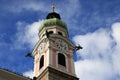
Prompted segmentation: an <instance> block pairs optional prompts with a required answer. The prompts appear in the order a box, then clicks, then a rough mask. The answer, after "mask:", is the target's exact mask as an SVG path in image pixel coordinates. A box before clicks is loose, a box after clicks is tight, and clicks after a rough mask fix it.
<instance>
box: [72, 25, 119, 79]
mask: <svg viewBox="0 0 120 80" xmlns="http://www.w3.org/2000/svg"><path fill="white" fill-rule="evenodd" d="M119 31H120V23H114V24H113V25H112V29H111V31H108V30H106V29H99V30H97V31H95V32H93V33H87V34H86V35H77V36H75V37H74V38H73V40H74V42H75V43H76V44H81V45H82V46H83V50H80V51H78V52H77V55H78V58H79V60H78V61H77V62H75V67H76V73H77V75H78V77H79V78H81V80H87V79H89V80H96V79H97V80H113V79H114V80H116V79H117V77H116V78H115V76H118V75H119V76H120V62H119V61H120V58H119V56H120V49H119V48H120V46H119V45H120V36H119Z"/></svg>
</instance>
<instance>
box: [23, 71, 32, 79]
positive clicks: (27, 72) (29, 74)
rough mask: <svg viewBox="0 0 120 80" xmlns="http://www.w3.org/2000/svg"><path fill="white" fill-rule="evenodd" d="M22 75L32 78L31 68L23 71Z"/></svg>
mask: <svg viewBox="0 0 120 80" xmlns="http://www.w3.org/2000/svg"><path fill="white" fill-rule="evenodd" d="M23 75H24V76H26V77H29V78H33V70H29V71H26V72H24V73H23Z"/></svg>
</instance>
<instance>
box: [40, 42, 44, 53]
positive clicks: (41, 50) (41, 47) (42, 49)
mask: <svg viewBox="0 0 120 80" xmlns="http://www.w3.org/2000/svg"><path fill="white" fill-rule="evenodd" d="M44 49H45V43H41V44H40V47H39V51H40V53H43V51H44Z"/></svg>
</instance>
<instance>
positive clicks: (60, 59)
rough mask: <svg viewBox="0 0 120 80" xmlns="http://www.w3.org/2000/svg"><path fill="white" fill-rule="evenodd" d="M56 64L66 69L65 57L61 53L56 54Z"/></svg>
mask: <svg viewBox="0 0 120 80" xmlns="http://www.w3.org/2000/svg"><path fill="white" fill-rule="evenodd" d="M58 64H60V65H62V66H65V67H66V61H65V56H64V55H63V54H61V53H58Z"/></svg>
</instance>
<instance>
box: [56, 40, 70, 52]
mask: <svg viewBox="0 0 120 80" xmlns="http://www.w3.org/2000/svg"><path fill="white" fill-rule="evenodd" d="M56 47H57V49H58V50H62V51H64V50H67V49H68V46H67V44H66V43H65V42H64V41H63V40H61V39H57V40H56Z"/></svg>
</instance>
